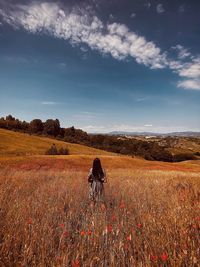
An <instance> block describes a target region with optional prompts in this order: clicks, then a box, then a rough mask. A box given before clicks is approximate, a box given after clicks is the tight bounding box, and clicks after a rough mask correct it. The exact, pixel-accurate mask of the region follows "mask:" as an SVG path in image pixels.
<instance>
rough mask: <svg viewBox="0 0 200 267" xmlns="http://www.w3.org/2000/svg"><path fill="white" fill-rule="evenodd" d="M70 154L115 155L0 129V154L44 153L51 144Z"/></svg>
mask: <svg viewBox="0 0 200 267" xmlns="http://www.w3.org/2000/svg"><path fill="white" fill-rule="evenodd" d="M53 143H54V144H55V145H56V147H57V148H61V147H63V148H65V147H67V148H68V150H69V154H71V155H95V156H96V155H116V154H114V153H111V152H107V151H104V150H100V149H96V148H92V147H88V146H84V145H79V144H72V143H67V142H63V141H58V140H55V139H51V138H47V137H41V136H36V135H30V134H25V133H19V132H14V131H10V130H5V129H0V156H23V155H44V154H45V152H46V150H47V149H49V148H50V146H51V145H52V144H53Z"/></svg>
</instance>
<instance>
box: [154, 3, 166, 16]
mask: <svg viewBox="0 0 200 267" xmlns="http://www.w3.org/2000/svg"><path fill="white" fill-rule="evenodd" d="M156 11H157V12H158V13H159V14H161V13H163V12H165V9H164V7H163V5H162V4H158V5H157V6H156Z"/></svg>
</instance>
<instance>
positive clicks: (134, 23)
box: [0, 0, 200, 133]
mask: <svg viewBox="0 0 200 267" xmlns="http://www.w3.org/2000/svg"><path fill="white" fill-rule="evenodd" d="M199 14H200V1H199V0H176V1H169V0H158V1H157V0H150V1H148V0H134V1H132V0H87V1H84V0H73V1H72V0H70V1H66V0H65V1H39V0H38V1H37V0H36V1H30V0H29V1H25V0H24V1H18V0H5V1H4V0H0V117H1V116H6V115H8V114H12V115H13V116H15V117H16V118H19V119H21V120H26V121H31V120H32V119H35V118H40V119H42V120H43V121H45V120H46V119H49V118H53V119H55V118H58V119H59V120H60V123H61V126H62V127H70V126H72V125H74V126H75V127H76V128H81V129H83V130H85V131H87V132H94V133H95V132H98V133H106V132H110V131H128V132H133V131H134V132H135V131H136V132H143V131H145V132H146V131H148V132H161V133H165V132H173V131H200V16H199Z"/></svg>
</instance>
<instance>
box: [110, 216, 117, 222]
mask: <svg viewBox="0 0 200 267" xmlns="http://www.w3.org/2000/svg"><path fill="white" fill-rule="evenodd" d="M111 220H112V221H113V222H115V221H116V220H117V217H116V216H115V214H113V215H112V217H111Z"/></svg>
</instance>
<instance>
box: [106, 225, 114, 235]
mask: <svg viewBox="0 0 200 267" xmlns="http://www.w3.org/2000/svg"><path fill="white" fill-rule="evenodd" d="M112 229H113V227H112V225H111V224H109V225H107V231H108V233H111V232H112Z"/></svg>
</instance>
